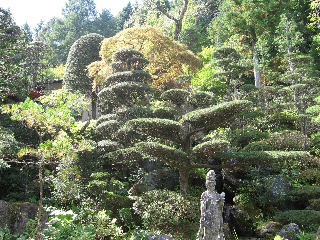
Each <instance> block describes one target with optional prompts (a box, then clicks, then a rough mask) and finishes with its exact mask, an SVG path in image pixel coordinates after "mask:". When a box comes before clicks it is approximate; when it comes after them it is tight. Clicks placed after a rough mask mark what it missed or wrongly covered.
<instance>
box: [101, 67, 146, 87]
mask: <svg viewBox="0 0 320 240" xmlns="http://www.w3.org/2000/svg"><path fill="white" fill-rule="evenodd" d="M150 79H151V76H150V74H149V73H148V72H145V71H143V70H134V71H124V72H117V73H114V74H112V75H110V76H109V77H107V78H106V84H108V85H109V84H115V83H120V82H141V83H148V82H149V81H150Z"/></svg>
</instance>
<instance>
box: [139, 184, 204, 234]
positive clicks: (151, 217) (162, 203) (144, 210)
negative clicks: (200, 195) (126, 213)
mask: <svg viewBox="0 0 320 240" xmlns="http://www.w3.org/2000/svg"><path fill="white" fill-rule="evenodd" d="M133 209H134V211H135V212H136V213H137V214H138V215H140V217H141V218H142V222H143V224H144V225H145V227H146V228H148V229H151V230H152V231H155V230H159V231H161V232H164V233H167V234H171V235H174V236H177V235H180V234H186V235H189V236H190V235H192V234H193V233H194V232H195V231H196V230H197V228H198V226H197V225H198V224H194V223H196V222H198V221H199V219H200V216H199V200H198V199H195V198H191V197H190V198H187V197H183V196H182V195H180V194H179V193H176V192H173V191H169V190H153V191H149V192H146V193H145V194H144V195H143V196H141V197H139V199H138V200H137V201H136V202H135V203H134V205H133ZM186 229H188V231H186Z"/></svg>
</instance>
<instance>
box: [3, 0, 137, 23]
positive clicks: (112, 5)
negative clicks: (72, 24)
mask: <svg viewBox="0 0 320 240" xmlns="http://www.w3.org/2000/svg"><path fill="white" fill-rule="evenodd" d="M141 1H142V0H138V1H137V2H141ZM66 2H67V0H7V1H4V0H2V1H0V7H2V8H5V9H8V8H10V12H11V14H12V17H13V19H14V20H15V22H16V24H17V25H19V26H23V25H24V24H25V23H26V22H27V23H28V25H29V26H30V28H31V29H33V28H35V27H36V26H37V24H38V23H39V22H40V21H41V20H44V21H45V22H47V21H49V20H50V19H51V18H53V17H61V16H62V15H61V12H62V8H64V6H65V3H66ZM94 2H95V3H96V8H97V10H98V12H101V10H102V9H104V8H106V9H108V10H110V11H111V13H112V14H113V15H114V16H115V15H117V13H118V12H119V11H121V10H122V9H123V8H124V7H125V6H127V4H128V3H129V2H131V3H132V4H134V3H136V0H94Z"/></svg>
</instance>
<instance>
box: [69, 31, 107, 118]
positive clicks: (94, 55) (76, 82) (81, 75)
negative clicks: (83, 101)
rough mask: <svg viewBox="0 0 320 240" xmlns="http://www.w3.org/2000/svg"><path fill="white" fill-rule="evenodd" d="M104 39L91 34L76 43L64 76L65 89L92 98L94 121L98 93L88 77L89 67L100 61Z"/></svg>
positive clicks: (70, 53)
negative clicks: (101, 44)
mask: <svg viewBox="0 0 320 240" xmlns="http://www.w3.org/2000/svg"><path fill="white" fill-rule="evenodd" d="M103 39H104V37H103V36H102V35H99V34H96V33H90V34H87V35H85V36H83V37H81V38H79V39H78V40H77V41H75V43H74V44H73V45H72V47H71V49H70V51H69V55H68V59H67V64H66V71H65V74H64V87H66V88H69V89H72V90H75V91H80V92H81V93H82V94H85V95H87V96H90V98H91V100H92V118H93V119H96V102H97V93H96V89H93V87H92V79H91V78H89V77H88V75H87V66H88V65H89V64H90V63H92V62H94V61H98V60H99V59H100V57H99V50H100V43H101V41H102V40H103Z"/></svg>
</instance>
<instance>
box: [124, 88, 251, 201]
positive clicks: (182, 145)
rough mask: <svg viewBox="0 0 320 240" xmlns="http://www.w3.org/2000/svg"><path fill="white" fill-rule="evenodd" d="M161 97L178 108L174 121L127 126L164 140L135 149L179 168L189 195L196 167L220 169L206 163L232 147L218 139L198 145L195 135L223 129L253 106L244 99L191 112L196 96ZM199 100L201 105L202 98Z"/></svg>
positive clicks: (170, 93)
mask: <svg viewBox="0 0 320 240" xmlns="http://www.w3.org/2000/svg"><path fill="white" fill-rule="evenodd" d="M194 96H195V98H196V99H197V98H199V95H198V94H195V95H194ZM203 97H204V98H206V97H208V96H207V95H205V96H203ZM162 98H163V99H165V100H167V101H170V102H171V104H173V105H174V107H175V108H176V112H177V115H176V116H175V119H174V120H171V119H167V118H138V119H132V120H130V121H128V123H127V124H126V125H127V126H128V127H130V128H131V129H133V130H135V131H137V132H139V133H143V134H146V135H148V136H152V137H155V138H158V139H161V140H160V141H153V142H147V141H142V142H139V143H137V144H136V145H135V148H136V149H138V151H141V152H142V153H143V154H144V155H146V156H148V157H150V158H152V159H155V160H160V161H162V162H164V163H166V164H167V165H169V166H171V167H175V168H178V169H179V172H180V180H179V181H180V192H181V194H183V195H186V193H187V189H188V178H189V173H190V171H191V170H192V169H193V168H214V167H217V166H212V165H209V164H207V161H208V160H209V158H210V157H212V156H213V154H215V153H217V152H224V151H226V150H227V148H228V145H229V143H228V142H227V141H224V140H219V139H210V140H205V141H204V142H202V143H199V144H197V143H196V142H195V138H196V137H195V136H196V135H197V134H200V133H205V132H206V131H209V130H212V129H215V128H217V127H218V126H221V125H222V124H223V123H225V122H227V121H228V120H230V119H232V118H233V117H234V116H236V115H237V114H238V113H240V112H243V111H245V110H246V109H248V108H249V107H250V105H251V103H250V102H249V101H245V100H242V101H231V102H228V103H224V104H220V105H215V106H212V107H207V108H202V109H201V108H198V109H196V110H193V111H191V110H192V108H191V106H190V102H192V98H193V95H192V94H190V93H188V92H187V91H185V90H181V89H171V90H168V91H166V92H164V93H163V94H162ZM197 101H198V102H201V101H199V99H197ZM200 105H201V104H200ZM219 167H221V166H219Z"/></svg>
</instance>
